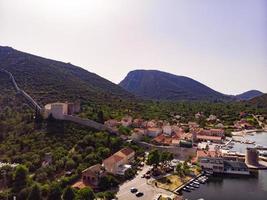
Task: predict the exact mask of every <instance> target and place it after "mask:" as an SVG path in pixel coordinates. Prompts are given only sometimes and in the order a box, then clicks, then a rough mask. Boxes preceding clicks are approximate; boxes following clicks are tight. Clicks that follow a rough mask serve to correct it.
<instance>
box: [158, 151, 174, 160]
mask: <svg viewBox="0 0 267 200" xmlns="http://www.w3.org/2000/svg"><path fill="white" fill-rule="evenodd" d="M172 159H173V154H172V153H169V152H166V151H163V152H162V153H161V156H160V161H161V162H165V161H168V160H172Z"/></svg>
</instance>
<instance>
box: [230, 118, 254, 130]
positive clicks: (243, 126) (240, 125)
mask: <svg viewBox="0 0 267 200" xmlns="http://www.w3.org/2000/svg"><path fill="white" fill-rule="evenodd" d="M234 127H235V128H236V129H239V130H243V129H253V128H254V127H253V126H252V125H251V124H250V123H248V122H247V120H244V119H242V120H240V121H237V122H236V123H235V124H234Z"/></svg>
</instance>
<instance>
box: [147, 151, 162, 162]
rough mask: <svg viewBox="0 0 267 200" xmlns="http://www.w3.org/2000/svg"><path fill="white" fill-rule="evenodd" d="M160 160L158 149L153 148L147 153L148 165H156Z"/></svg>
mask: <svg viewBox="0 0 267 200" xmlns="http://www.w3.org/2000/svg"><path fill="white" fill-rule="evenodd" d="M159 162H160V154H159V151H158V150H153V151H151V152H150V153H149V155H148V158H147V164H149V165H156V166H157V165H158V164H159Z"/></svg>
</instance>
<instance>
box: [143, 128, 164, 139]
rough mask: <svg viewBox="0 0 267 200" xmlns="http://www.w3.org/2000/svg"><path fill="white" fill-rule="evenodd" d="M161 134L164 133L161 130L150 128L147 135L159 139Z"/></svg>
mask: <svg viewBox="0 0 267 200" xmlns="http://www.w3.org/2000/svg"><path fill="white" fill-rule="evenodd" d="M161 133H162V129H161V128H148V129H147V135H148V136H149V137H157V136H158V135H159V134H161Z"/></svg>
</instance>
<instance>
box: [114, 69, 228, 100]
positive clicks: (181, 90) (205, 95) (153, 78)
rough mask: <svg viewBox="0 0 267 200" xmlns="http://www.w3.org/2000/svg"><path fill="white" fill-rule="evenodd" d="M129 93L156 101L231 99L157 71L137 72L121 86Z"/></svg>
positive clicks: (186, 80)
mask: <svg viewBox="0 0 267 200" xmlns="http://www.w3.org/2000/svg"><path fill="white" fill-rule="evenodd" d="M119 85H120V86H121V87H123V88H124V89H126V90H127V91H129V92H131V93H133V94H135V95H137V96H140V97H143V98H145V99H154V100H191V101H193V100H201V101H205V100H208V101H213V100H229V99H230V97H229V96H226V95H224V94H221V93H219V92H216V91H214V90H212V89H211V88H209V87H207V86H205V85H203V84H201V83H199V82H197V81H195V80H193V79H191V78H188V77H185V76H176V75H173V74H169V73H165V72H161V71H157V70H135V71H131V72H129V73H128V75H127V76H126V78H125V79H124V80H123V81H121V83H120V84H119Z"/></svg>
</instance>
